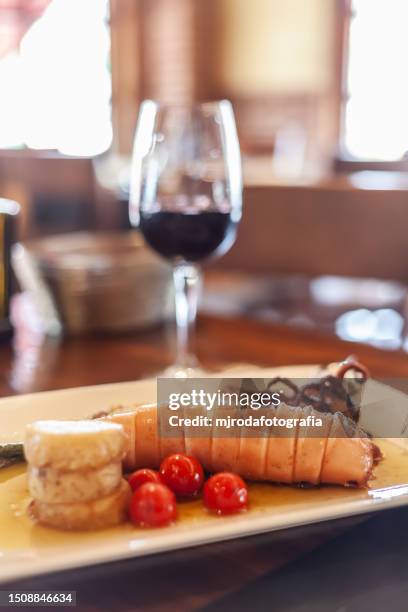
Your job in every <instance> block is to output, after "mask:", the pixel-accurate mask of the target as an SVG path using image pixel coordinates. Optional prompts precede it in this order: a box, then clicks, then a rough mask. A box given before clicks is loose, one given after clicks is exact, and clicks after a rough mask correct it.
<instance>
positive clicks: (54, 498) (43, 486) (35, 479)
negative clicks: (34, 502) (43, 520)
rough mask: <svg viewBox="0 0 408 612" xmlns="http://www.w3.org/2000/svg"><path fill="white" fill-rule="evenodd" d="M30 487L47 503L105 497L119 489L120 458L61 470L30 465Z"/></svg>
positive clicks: (31, 491)
mask: <svg viewBox="0 0 408 612" xmlns="http://www.w3.org/2000/svg"><path fill="white" fill-rule="evenodd" d="M27 478H28V489H29V491H30V493H31V495H32V497H34V499H38V500H39V501H41V502H46V503H48V504H60V503H77V502H87V501H92V500H95V499H98V498H100V497H106V495H110V494H111V493H113V492H114V491H115V489H117V487H118V486H119V484H120V481H121V478H122V464H121V462H120V461H116V462H113V463H108V464H107V465H105V466H104V467H101V468H98V469H96V470H78V471H75V472H61V471H60V470H54V468H51V467H35V466H32V465H29V466H28V470H27Z"/></svg>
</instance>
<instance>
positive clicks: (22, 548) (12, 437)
mask: <svg viewBox="0 0 408 612" xmlns="http://www.w3.org/2000/svg"><path fill="white" fill-rule="evenodd" d="M316 371H317V369H316V367H315V366H296V367H287V368H279V369H277V368H274V369H268V370H265V369H257V368H252V369H248V368H243V367H241V368H236V369H232V370H228V376H239V377H241V376H245V377H248V378H249V377H259V378H270V377H272V376H276V375H278V374H279V375H285V376H289V377H298V378H302V377H303V378H306V377H308V376H312V375H313V374H315V373H316ZM223 374H227V372H225V373H223ZM217 376H220V374H217ZM370 385H371V386H370V388H369V389H368V397H371V398H372V399H373V400H374V401H375V400H376V399H377V398H378V395H379V393H380V394H381V393H384V389H387V394H388V395H387V397H389V394H390V393H391V396H390V397H392V398H394V400H395V401H394V402H392V401H391V403H390V409H389V412H388V416H387V418H389V419H394V420H395V422H396V423H397V425H396V430H398V431H400V424H401V423H402V422H403V421H404V419H405V418H406V412H407V408H406V406H407V402H406V396H404V395H402V394H400V393H399V392H396V391H391V390H390V389H389V388H385V387H384V386H382V385H379V384H378V383H370ZM373 385H374V386H373ZM155 399H156V381H155V380H146V381H139V382H130V383H119V384H111V385H100V386H95V387H82V388H76V389H68V390H63V391H51V392H46V393H37V394H31V395H25V396H17V397H10V398H3V399H1V400H0V444H1V443H6V442H13V441H14V442H19V441H21V440H22V439H23V435H24V428H25V425H26V424H27V423H29V422H31V421H33V420H36V419H40V418H41V419H42V418H53V419H54V418H57V419H64V418H84V417H88V416H90V415H92V414H94V413H95V412H98V411H100V410H103V409H106V408H108V407H110V406H112V405H115V404H120V403H134V402H144V401H155ZM370 401H372V400H370ZM383 444H384V445H385V447H384V448H385V453H386V455H388V456H387V458H386V460H385V461H384V462H383V463H382V464H381V465H380V466H379V468H378V470H377V472H378V473H377V480H376V481H374V483H373V485H372V489H371V491H362V490H353V489H343V488H341V487H322V488H321V489H313V490H310V489H309V490H304V489H298V488H295V487H282V486H277V485H275V486H274V485H269V484H264V485H253V489H252V490H251V491H250V495H251V498H252V499H253V500H254V501H253V503H252V504H251V509H250V510H249V511H248V512H247V513H245V514H240V515H237V516H231V517H227V518H218V517H212V516H209V515H207V514H206V513H205V511H204V510H202V509H201V502H200V501H196V502H190V503H188V504H181V505H180V520H179V521H178V523H177V524H176V525H174V526H171V527H168V528H164V529H159V530H141V529H137V528H135V527H133V526H131V525H130V524H129V525H125V526H122V527H118V528H114V529H110V530H104V531H96V532H90V533H80V534H78V533H65V532H58V531H54V530H52V529H46V528H44V527H41V526H38V525H35V524H34V523H32V522H31V521H30V519H29V518H28V516H27V515H26V512H25V507H26V505H27V500H28V494H27V493H26V492H25V476H24V475H19V474H18V472H19V471H20V472H21V468H14V467H13V468H6V469H5V470H1V471H0V582H5V581H8V580H12V579H17V578H21V577H23V576H26V575H35V574H42V573H46V572H51V571H57V570H63V569H69V568H75V567H82V566H88V565H93V564H97V563H103V562H108V561H113V560H118V559H125V558H129V557H137V556H143V555H148V554H153V553H158V552H164V551H171V550H176V549H180V548H185V547H189V546H196V545H201V544H208V543H210V542H215V541H221V540H228V539H231V538H237V537H244V536H249V535H254V534H257V533H261V532H266V531H273V530H278V529H283V528H288V527H293V526H297V525H304V524H308V523H316V522H319V521H326V520H329V519H335V518H340V517H345V516H351V515H356V514H362V513H366V512H373V511H376V510H382V509H386V508H392V507H396V506H402V505H405V504H407V503H408V452H407V451H406V450H405V441H403V440H401V439H393V440H387V441H384V442H383ZM5 534H7V537H6V536H5Z"/></svg>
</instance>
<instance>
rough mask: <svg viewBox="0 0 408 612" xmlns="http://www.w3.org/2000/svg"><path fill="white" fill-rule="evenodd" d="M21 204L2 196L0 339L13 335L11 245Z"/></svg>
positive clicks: (0, 204) (0, 202)
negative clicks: (11, 318) (11, 321)
mask: <svg viewBox="0 0 408 612" xmlns="http://www.w3.org/2000/svg"><path fill="white" fill-rule="evenodd" d="M19 211H20V206H19V204H17V202H14V201H13V200H7V199H5V198H0V340H3V339H7V338H9V337H10V336H11V332H12V327H11V323H10V296H11V292H12V275H11V263H10V251H11V245H12V244H13V242H14V241H15V239H16V224H17V215H18V213H19Z"/></svg>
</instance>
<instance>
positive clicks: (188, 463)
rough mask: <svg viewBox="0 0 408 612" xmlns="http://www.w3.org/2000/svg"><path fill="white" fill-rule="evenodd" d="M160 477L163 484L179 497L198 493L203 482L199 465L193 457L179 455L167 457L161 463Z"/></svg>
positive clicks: (202, 474) (201, 469)
mask: <svg viewBox="0 0 408 612" xmlns="http://www.w3.org/2000/svg"><path fill="white" fill-rule="evenodd" d="M160 476H161V478H162V480H163V482H164V483H165V484H166V485H167V486H168V487H169V488H170V489H171V490H172V491H174V493H175V494H176V495H179V496H181V497H190V496H191V495H195V494H196V493H198V491H199V490H200V489H201V486H202V484H203V481H204V472H203V468H202V467H201V463H200V462H199V461H197V459H196V458H195V457H189V456H188V455H182V454H181V453H178V454H176V455H169V456H168V457H166V458H165V459H164V460H163V461H162V464H161V466H160Z"/></svg>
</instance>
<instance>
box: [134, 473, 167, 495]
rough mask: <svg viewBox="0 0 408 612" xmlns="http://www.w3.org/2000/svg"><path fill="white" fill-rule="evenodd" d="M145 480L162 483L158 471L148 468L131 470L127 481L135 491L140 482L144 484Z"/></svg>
mask: <svg viewBox="0 0 408 612" xmlns="http://www.w3.org/2000/svg"><path fill="white" fill-rule="evenodd" d="M145 482H156V483H161V484H163V481H162V479H161V478H160V474H159V472H156V470H149V469H148V468H143V469H142V470H136V472H133V474H131V475H130V476H129V478H128V483H129V484H130V488H131V489H132V491H136V489H138V488H139V487H140V486H141V485H142V484H145Z"/></svg>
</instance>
